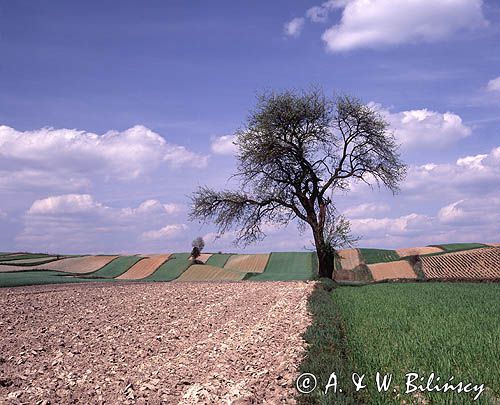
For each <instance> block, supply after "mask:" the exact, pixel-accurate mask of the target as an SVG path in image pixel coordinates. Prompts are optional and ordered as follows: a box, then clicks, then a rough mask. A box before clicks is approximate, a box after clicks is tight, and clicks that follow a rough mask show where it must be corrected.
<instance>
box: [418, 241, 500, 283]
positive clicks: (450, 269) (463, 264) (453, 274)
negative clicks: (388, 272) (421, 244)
mask: <svg viewBox="0 0 500 405" xmlns="http://www.w3.org/2000/svg"><path fill="white" fill-rule="evenodd" d="M422 270H423V272H424V275H425V278H427V279H438V280H500V247H493V248H481V249H472V250H466V251H462V252H453V253H446V254H442V255H438V256H427V257H422Z"/></svg>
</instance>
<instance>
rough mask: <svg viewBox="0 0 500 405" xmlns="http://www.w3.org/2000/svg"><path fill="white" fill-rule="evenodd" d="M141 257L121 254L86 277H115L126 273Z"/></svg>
mask: <svg viewBox="0 0 500 405" xmlns="http://www.w3.org/2000/svg"><path fill="white" fill-rule="evenodd" d="M139 260H141V258H140V257H139V256H120V257H117V258H116V259H114V260H112V261H111V262H109V263H108V264H106V265H105V266H104V267H102V268H101V269H99V270H97V271H94V272H93V273H90V274H88V275H86V276H85V278H115V277H118V276H120V275H122V274H123V273H125V272H126V271H127V270H128V269H129V268H131V267H132V266H133V265H134V264H136V263H137V262H138V261H139Z"/></svg>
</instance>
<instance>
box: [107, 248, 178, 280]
mask: <svg viewBox="0 0 500 405" xmlns="http://www.w3.org/2000/svg"><path fill="white" fill-rule="evenodd" d="M169 257H170V254H164V255H154V256H150V257H147V258H144V259H141V260H139V261H138V262H137V263H136V264H134V265H133V266H132V267H131V268H130V269H128V270H127V271H126V272H125V273H123V274H122V275H121V276H118V277H116V279H118V280H139V279H141V278H145V277H148V276H150V275H151V274H153V273H154V272H155V271H156V269H158V267H160V266H161V265H162V264H163V263H165V262H166V261H167V260H168V258H169Z"/></svg>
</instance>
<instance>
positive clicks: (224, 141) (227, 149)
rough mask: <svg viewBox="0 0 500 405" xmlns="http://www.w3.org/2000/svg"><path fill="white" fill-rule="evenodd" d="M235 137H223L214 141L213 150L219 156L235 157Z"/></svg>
mask: <svg viewBox="0 0 500 405" xmlns="http://www.w3.org/2000/svg"><path fill="white" fill-rule="evenodd" d="M234 140H235V136H234V135H223V136H219V137H217V138H215V139H213V141H212V144H211V149H212V152H213V153H216V154H218V155H234V154H235V153H236V151H237V147H236V145H235V144H234Z"/></svg>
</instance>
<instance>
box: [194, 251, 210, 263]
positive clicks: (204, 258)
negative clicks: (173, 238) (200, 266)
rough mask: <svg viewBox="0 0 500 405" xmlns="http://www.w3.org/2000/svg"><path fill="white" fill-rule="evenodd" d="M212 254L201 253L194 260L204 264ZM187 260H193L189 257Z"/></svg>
mask: <svg viewBox="0 0 500 405" xmlns="http://www.w3.org/2000/svg"><path fill="white" fill-rule="evenodd" d="M212 255H213V253H202V254H201V255H199V256H198V257H197V258H196V260H198V261H200V262H202V263H206V262H207V260H208V259H210V258H211V257H212ZM188 260H193V258H192V257H191V256H189V259H188Z"/></svg>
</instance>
